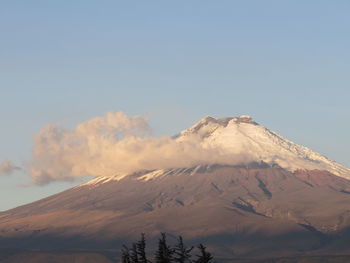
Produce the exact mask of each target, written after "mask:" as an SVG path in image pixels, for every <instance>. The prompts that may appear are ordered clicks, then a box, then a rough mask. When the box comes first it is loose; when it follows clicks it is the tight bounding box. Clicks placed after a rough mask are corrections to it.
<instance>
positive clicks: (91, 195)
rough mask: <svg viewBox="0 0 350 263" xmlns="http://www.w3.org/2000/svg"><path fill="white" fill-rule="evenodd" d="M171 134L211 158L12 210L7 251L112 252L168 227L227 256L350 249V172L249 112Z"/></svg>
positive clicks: (1, 242) (108, 180)
mask: <svg viewBox="0 0 350 263" xmlns="http://www.w3.org/2000/svg"><path fill="white" fill-rule="evenodd" d="M167 139H168V138H167ZM171 140H172V142H174V141H175V142H176V144H177V143H178V144H180V145H181V144H182V143H184V145H189V144H188V143H189V142H190V143H192V144H194V143H197V144H199V147H196V148H195V149H196V150H198V149H199V150H200V151H198V153H199V154H201V153H202V152H201V151H204V152H205V153H206V155H205V157H206V158H203V161H202V162H199V163H195V164H194V165H192V166H190V167H179V166H178V167H173V168H168V167H167V168H164V167H163V168H161V167H159V169H150V170H143V171H139V172H134V173H130V174H123V175H116V176H114V177H110V176H108V177H97V178H96V179H94V180H92V181H90V182H88V183H86V184H83V185H80V186H77V187H74V188H72V189H69V190H67V191H64V192H62V193H59V194H56V195H53V196H50V197H47V198H45V199H42V200H39V201H37V202H33V203H30V204H27V205H24V206H21V207H17V208H14V209H11V210H8V211H4V212H2V213H0V249H1V248H3V247H12V248H21V249H26V250H27V249H33V250H42V249H43V248H46V249H48V250H53V249H59V250H64V249H68V250H72V249H73V250H74V249H77V250H80V249H81V248H91V247H93V248H94V249H96V248H99V249H101V251H105V250H106V249H107V250H108V249H112V248H113V249H115V248H116V247H120V246H121V245H122V244H123V243H125V242H126V240H128V239H130V238H132V239H135V238H136V237H137V236H138V235H139V234H140V233H146V234H147V236H148V237H149V238H150V239H152V238H153V240H155V239H156V238H157V237H158V234H159V232H167V233H169V234H171V235H173V236H176V235H179V234H180V235H183V236H184V237H186V239H188V240H192V241H195V242H197V241H199V242H205V243H206V244H208V247H209V248H210V249H211V250H213V251H214V252H215V253H216V255H220V256H222V257H224V258H226V259H227V260H231V259H232V258H235V257H238V258H240V257H252V256H259V257H261V256H269V257H270V256H278V255H300V254H302V255H303V254H308V253H309V254H339V253H346V254H350V249H349V246H348V244H349V240H350V230H349V229H350V211H349V204H350V180H349V178H350V171H349V170H348V169H347V168H345V167H343V166H341V165H340V164H338V163H336V162H333V161H331V160H329V159H327V158H326V157H324V156H322V155H320V154H318V153H316V152H313V151H312V150H310V149H308V148H306V147H303V146H300V145H297V144H295V143H293V142H290V141H288V140H286V139H284V138H283V137H282V136H280V135H278V134H276V133H274V132H272V131H270V130H269V129H267V128H265V127H263V126H261V125H259V124H258V123H256V122H255V121H253V119H252V118H251V117H249V116H240V117H235V118H222V119H215V118H212V117H206V118H204V119H202V120H201V121H199V122H198V123H196V124H195V125H194V126H192V127H191V128H189V129H187V130H184V131H182V132H181V133H179V134H178V135H177V136H174V137H173V138H172V139H171ZM177 149H178V148H177ZM190 149H192V148H190ZM206 149H208V151H206ZM207 153H216V154H218V155H219V157H220V158H217V157H218V156H212V160H210V159H208V158H207V157H208V155H207ZM209 157H210V156H209ZM242 157H243V158H242ZM231 159H232V160H231ZM237 160H238V161H240V162H241V163H239V162H237ZM190 163H191V164H193V162H190ZM342 177H344V178H346V179H344V178H342ZM238 262H240V261H238Z"/></svg>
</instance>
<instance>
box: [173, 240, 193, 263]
mask: <svg viewBox="0 0 350 263" xmlns="http://www.w3.org/2000/svg"><path fill="white" fill-rule="evenodd" d="M192 249H193V247H190V248H188V247H186V246H185V244H184V242H183V239H182V236H179V237H178V243H177V244H176V246H175V248H174V256H173V261H175V262H178V263H186V262H191V254H190V253H191V251H192Z"/></svg>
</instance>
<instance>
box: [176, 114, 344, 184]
mask: <svg viewBox="0 0 350 263" xmlns="http://www.w3.org/2000/svg"><path fill="white" fill-rule="evenodd" d="M193 134H196V135H199V136H200V137H201V140H202V142H201V144H202V145H203V146H204V147H216V148H220V149H222V150H223V151H225V152H229V153H232V154H236V155H237V154H244V155H246V156H247V157H250V158H251V160H255V161H263V162H265V163H268V164H277V165H279V166H281V167H283V168H285V169H287V170H289V171H295V170H297V169H301V170H304V169H306V170H307V169H318V170H327V171H329V172H331V173H333V174H335V175H338V176H341V177H344V178H350V170H349V169H347V168H346V167H344V166H342V165H340V164H338V163H336V162H334V161H331V160H329V159H328V158H326V157H325V156H323V155H321V154H318V153H316V152H314V151H312V150H310V149H308V148H307V147H304V146H300V145H297V144H295V143H293V142H291V141H289V140H287V139H285V138H283V137H282V136H280V135H278V134H277V133H275V132H273V131H271V130H269V129H267V128H265V127H263V126H261V125H259V124H258V123H256V122H255V121H254V120H253V119H252V118H251V117H250V116H246V115H244V116H240V117H232V118H220V119H215V118H213V117H206V118H204V119H202V120H200V121H199V122H198V123H196V124H195V125H194V126H192V127H191V128H189V129H187V130H185V131H183V132H181V133H180V135H179V136H178V137H177V140H185V138H186V137H189V136H191V135H193Z"/></svg>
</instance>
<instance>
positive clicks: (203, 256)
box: [195, 244, 213, 263]
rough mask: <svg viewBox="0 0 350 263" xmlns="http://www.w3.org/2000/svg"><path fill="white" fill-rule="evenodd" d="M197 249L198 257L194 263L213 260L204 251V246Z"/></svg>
mask: <svg viewBox="0 0 350 263" xmlns="http://www.w3.org/2000/svg"><path fill="white" fill-rule="evenodd" d="M198 248H199V250H200V255H197V259H196V260H195V263H208V262H210V261H211V260H212V259H213V257H212V255H211V254H210V253H209V252H207V251H206V249H207V248H206V247H205V246H203V245H202V244H200V245H199V246H198Z"/></svg>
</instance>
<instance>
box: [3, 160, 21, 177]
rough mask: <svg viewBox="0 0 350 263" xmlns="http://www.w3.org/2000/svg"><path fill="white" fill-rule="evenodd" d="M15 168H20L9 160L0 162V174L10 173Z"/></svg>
mask: <svg viewBox="0 0 350 263" xmlns="http://www.w3.org/2000/svg"><path fill="white" fill-rule="evenodd" d="M16 170H21V168H20V167H18V166H16V165H15V164H13V163H12V162H11V161H9V160H5V161H3V162H2V163H0V174H3V175H10V174H12V173H13V172H15V171H16Z"/></svg>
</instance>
